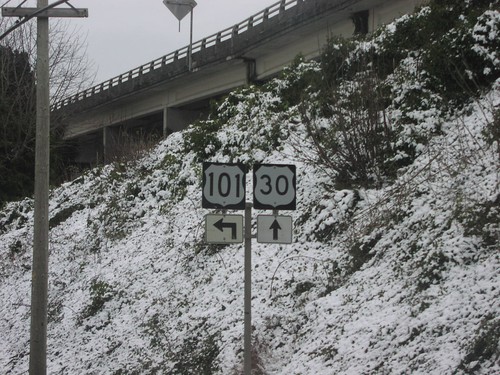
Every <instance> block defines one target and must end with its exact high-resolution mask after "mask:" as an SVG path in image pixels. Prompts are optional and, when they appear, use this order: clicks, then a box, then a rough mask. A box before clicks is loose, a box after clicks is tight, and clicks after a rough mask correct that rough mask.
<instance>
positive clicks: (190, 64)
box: [188, 6, 194, 72]
mask: <svg viewBox="0 0 500 375" xmlns="http://www.w3.org/2000/svg"><path fill="white" fill-rule="evenodd" d="M193 9H194V7H193V6H191V26H190V28H191V30H190V33H189V57H188V60H189V62H188V66H189V71H190V72H191V71H193Z"/></svg>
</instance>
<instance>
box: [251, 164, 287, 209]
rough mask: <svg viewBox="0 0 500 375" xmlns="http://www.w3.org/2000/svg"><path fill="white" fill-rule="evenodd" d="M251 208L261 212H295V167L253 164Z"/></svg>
mask: <svg viewBox="0 0 500 375" xmlns="http://www.w3.org/2000/svg"><path fill="white" fill-rule="evenodd" d="M253 206H254V208H256V209H263V210H295V207H296V170H295V165H288V164H255V165H254V168H253Z"/></svg>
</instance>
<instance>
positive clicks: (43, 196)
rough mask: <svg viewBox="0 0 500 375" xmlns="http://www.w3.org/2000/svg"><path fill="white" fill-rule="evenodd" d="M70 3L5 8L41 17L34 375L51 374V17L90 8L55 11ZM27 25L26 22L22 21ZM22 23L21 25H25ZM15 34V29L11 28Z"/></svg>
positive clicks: (44, 0)
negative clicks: (49, 285)
mask: <svg viewBox="0 0 500 375" xmlns="http://www.w3.org/2000/svg"><path fill="white" fill-rule="evenodd" d="M62 3H67V1H56V2H55V3H53V4H51V5H48V0H38V1H37V8H20V7H17V8H2V15H3V16H4V17H25V21H26V20H29V19H31V18H33V17H34V16H36V17H37V58H36V146H35V211H34V236H33V267H32V285H31V331H30V363H29V374H30V375H45V374H46V373H47V301H48V272H49V267H48V265H49V159H50V89H49V17H87V16H88V13H87V10H86V9H80V10H79V9H76V8H73V7H72V8H67V9H52V8H54V7H55V6H57V5H59V4H62ZM22 23H24V22H22ZM22 23H21V24H22ZM11 30H12V31H13V30H14V28H12V29H11Z"/></svg>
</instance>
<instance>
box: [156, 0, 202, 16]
mask: <svg viewBox="0 0 500 375" xmlns="http://www.w3.org/2000/svg"><path fill="white" fill-rule="evenodd" d="M163 4H165V6H166V7H167V8H168V9H169V10H170V11H171V12H172V14H173V15H174V16H175V18H177V19H178V20H179V21H180V20H182V19H183V18H184V17H185V16H186V15H187V14H188V13H189V12H191V10H192V9H193V8H194V7H195V6H196V5H197V4H196V1H195V0H163Z"/></svg>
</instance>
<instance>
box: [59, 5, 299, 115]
mask: <svg viewBox="0 0 500 375" xmlns="http://www.w3.org/2000/svg"><path fill="white" fill-rule="evenodd" d="M306 1H308V0H280V1H278V2H277V3H275V4H273V5H271V6H269V7H267V8H266V9H264V10H263V11H261V12H259V13H257V14H255V15H253V16H251V17H249V18H247V19H246V20H244V21H242V22H240V23H237V24H236V25H234V26H231V27H228V28H227V29H224V30H222V31H219V32H217V33H215V34H213V35H210V36H208V37H206V38H203V39H201V40H199V41H197V42H194V43H193V45H192V53H193V54H194V53H196V52H201V51H203V50H204V49H206V48H209V47H212V46H215V45H217V44H218V43H222V42H225V41H227V40H230V39H232V38H234V37H235V36H236V35H241V34H243V33H245V32H247V31H248V30H250V29H251V28H252V27H254V26H257V25H259V24H261V23H264V22H266V21H267V20H269V19H271V18H273V17H276V16H278V15H279V14H281V13H282V12H284V11H286V10H288V9H290V8H293V7H295V6H297V5H298V4H300V3H304V2H306ZM188 54H189V45H188V46H185V47H183V48H181V49H178V50H176V51H174V52H171V53H169V54H167V55H164V56H162V57H160V58H158V59H156V60H153V61H151V62H149V63H147V64H144V65H141V66H139V67H137V68H134V69H132V70H130V71H128V72H126V73H123V74H120V75H119V76H116V77H113V78H111V79H109V80H107V81H104V82H102V83H99V84H97V85H95V86H92V87H90V88H88V89H86V90H83V91H80V92H78V93H76V94H74V95H71V96H69V97H68V98H66V99H63V100H61V101H59V102H56V103H54V104H53V106H52V108H51V109H52V110H58V109H61V108H63V107H66V106H68V105H70V104H73V103H77V102H79V101H80V100H83V99H85V98H88V97H91V96H92V95H95V94H99V93H101V92H104V91H106V90H109V89H110V88H112V87H115V86H118V85H120V84H122V83H124V82H127V81H130V80H132V79H134V78H137V77H139V76H141V75H144V74H147V73H149V72H151V71H154V70H155V69H158V68H161V67H164V66H166V65H169V64H171V63H173V62H176V61H178V60H180V59H182V58H187V56H188Z"/></svg>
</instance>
